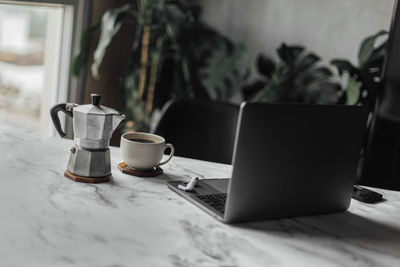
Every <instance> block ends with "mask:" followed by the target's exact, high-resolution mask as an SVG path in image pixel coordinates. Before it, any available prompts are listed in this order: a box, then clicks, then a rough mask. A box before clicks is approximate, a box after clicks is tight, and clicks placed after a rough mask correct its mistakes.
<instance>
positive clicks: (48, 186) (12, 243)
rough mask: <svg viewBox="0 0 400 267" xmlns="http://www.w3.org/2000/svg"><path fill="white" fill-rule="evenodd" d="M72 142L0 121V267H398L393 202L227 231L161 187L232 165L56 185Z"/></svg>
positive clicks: (185, 164) (399, 223)
mask: <svg viewBox="0 0 400 267" xmlns="http://www.w3.org/2000/svg"><path fill="white" fill-rule="evenodd" d="M71 146H72V141H70V140H63V139H60V138H43V137H39V136H37V135H35V134H34V133H31V132H30V131H28V130H25V129H23V128H20V127H17V126H14V125H12V124H10V123H6V122H4V121H3V120H1V119H0V153H1V156H0V158H1V160H0V211H1V220H0V266H85V267H86V266H96V267H97V266H100V267H102V266H104V267H106V266H107V267H111V266H114V267H116V266H118V267H125V266H400V212H399V209H400V193H399V192H394V191H388V190H379V189H377V191H380V192H382V193H383V194H384V196H385V198H386V201H385V202H382V203H379V204H377V205H368V204H363V203H360V202H357V201H354V200H353V201H352V203H351V206H350V209H349V211H348V212H345V213H340V214H332V215H321V216H314V217H301V218H294V219H284V220H273V221H266V222H257V223H247V224H240V225H234V226H231V225H226V224H223V223H220V222H218V221H216V220H215V219H214V218H212V217H211V216H209V215H207V214H206V213H204V212H203V211H201V210H200V209H198V208H197V207H195V206H193V205H192V204H191V203H189V202H187V201H186V200H184V199H182V198H181V197H179V196H178V195H176V194H175V193H174V192H172V191H170V190H169V189H168V188H167V187H166V185H165V181H167V180H170V179H184V180H186V181H188V180H189V179H190V178H192V177H193V176H199V177H200V178H201V179H203V178H219V177H220V178H224V177H229V176H230V173H231V170H232V168H231V166H228V165H223V164H216V163H210V162H205V161H198V160H192V159H186V158H180V157H174V158H173V159H172V160H171V161H170V163H168V164H167V165H165V167H164V173H165V174H163V175H161V176H159V177H157V178H139V177H133V176H129V175H126V174H122V173H120V172H119V171H118V169H117V168H116V166H117V164H118V163H119V162H121V156H120V151H119V148H115V147H112V148H111V162H112V172H113V180H112V182H111V183H107V184H96V185H93V184H83V183H75V182H72V181H70V180H68V179H66V178H64V177H63V172H64V171H65V168H66V165H67V161H68V155H69V154H68V153H69V149H70V147H71Z"/></svg>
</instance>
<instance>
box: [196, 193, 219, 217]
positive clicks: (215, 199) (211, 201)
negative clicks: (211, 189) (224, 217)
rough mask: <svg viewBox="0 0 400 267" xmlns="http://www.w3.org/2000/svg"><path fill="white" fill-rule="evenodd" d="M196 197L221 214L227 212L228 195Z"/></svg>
mask: <svg viewBox="0 0 400 267" xmlns="http://www.w3.org/2000/svg"><path fill="white" fill-rule="evenodd" d="M196 197H197V198H199V199H200V200H202V201H203V202H205V203H207V204H208V205H210V206H211V207H213V208H214V209H216V210H218V211H219V212H221V213H224V212H225V202H226V194H210V195H197V196H196Z"/></svg>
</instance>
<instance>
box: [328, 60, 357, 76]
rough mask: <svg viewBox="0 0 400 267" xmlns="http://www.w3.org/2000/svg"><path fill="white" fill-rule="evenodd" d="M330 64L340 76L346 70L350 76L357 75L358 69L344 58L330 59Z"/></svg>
mask: <svg viewBox="0 0 400 267" xmlns="http://www.w3.org/2000/svg"><path fill="white" fill-rule="evenodd" d="M331 64H332V65H334V66H335V67H336V68H337V69H338V72H339V75H340V76H341V75H343V73H345V72H347V73H348V74H349V75H350V76H351V77H353V76H355V75H358V69H357V68H356V67H354V66H353V64H351V62H350V61H348V60H346V59H334V60H332V61H331Z"/></svg>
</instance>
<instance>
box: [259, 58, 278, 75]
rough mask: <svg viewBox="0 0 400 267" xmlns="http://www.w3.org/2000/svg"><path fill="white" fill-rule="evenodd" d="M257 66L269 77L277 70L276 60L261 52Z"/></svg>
mask: <svg viewBox="0 0 400 267" xmlns="http://www.w3.org/2000/svg"><path fill="white" fill-rule="evenodd" d="M257 68H258V71H259V72H260V73H261V74H263V75H264V76H266V77H267V78H271V76H272V73H273V72H274V70H275V62H274V61H273V60H272V59H270V58H268V57H266V56H264V55H263V54H260V55H259V56H258V58H257Z"/></svg>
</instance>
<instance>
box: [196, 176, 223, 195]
mask: <svg viewBox="0 0 400 267" xmlns="http://www.w3.org/2000/svg"><path fill="white" fill-rule="evenodd" d="M202 181H203V182H204V183H206V184H208V185H209V186H211V187H214V188H215V189H217V190H218V191H220V192H221V193H228V184H229V178H223V179H204V180H202Z"/></svg>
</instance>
